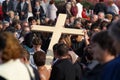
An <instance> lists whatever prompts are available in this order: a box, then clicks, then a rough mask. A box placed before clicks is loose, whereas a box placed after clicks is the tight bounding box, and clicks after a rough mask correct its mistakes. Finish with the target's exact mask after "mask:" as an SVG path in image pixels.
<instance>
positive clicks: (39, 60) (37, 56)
mask: <svg viewBox="0 0 120 80" xmlns="http://www.w3.org/2000/svg"><path fill="white" fill-rule="evenodd" d="M33 59H34V62H35V64H36V66H43V65H45V61H46V54H45V53H44V52H43V51H37V52H35V53H34V55H33Z"/></svg>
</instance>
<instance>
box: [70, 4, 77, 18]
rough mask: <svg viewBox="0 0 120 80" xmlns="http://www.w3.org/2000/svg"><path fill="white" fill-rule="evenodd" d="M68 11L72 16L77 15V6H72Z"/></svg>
mask: <svg viewBox="0 0 120 80" xmlns="http://www.w3.org/2000/svg"><path fill="white" fill-rule="evenodd" d="M70 12H71V14H72V15H73V16H77V13H78V9H77V6H72V7H71V10H70Z"/></svg>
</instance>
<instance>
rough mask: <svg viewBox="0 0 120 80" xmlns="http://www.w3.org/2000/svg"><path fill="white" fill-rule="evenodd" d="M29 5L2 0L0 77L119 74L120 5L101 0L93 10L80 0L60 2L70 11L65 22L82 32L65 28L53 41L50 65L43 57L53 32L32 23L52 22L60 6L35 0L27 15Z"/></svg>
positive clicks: (46, 79) (104, 79)
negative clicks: (47, 65) (59, 36)
mask: <svg viewBox="0 0 120 80" xmlns="http://www.w3.org/2000/svg"><path fill="white" fill-rule="evenodd" d="M29 7H30V5H29V2H28V1H26V0H14V1H13V0H5V1H3V2H2V3H0V80H6V79H8V80H119V79H120V77H119V73H118V72H119V63H118V62H119V57H118V56H119V54H118V53H119V52H120V51H119V48H120V47H119V44H120V43H119V40H120V39H119V37H120V36H119V33H120V32H119V30H120V29H119V27H120V24H119V22H120V21H119V19H120V15H119V11H120V10H119V8H118V6H117V5H116V4H115V3H114V1H113V0H108V2H107V5H106V4H105V3H104V0H99V2H98V3H97V4H95V6H94V9H93V10H89V9H88V8H85V7H84V5H82V4H81V1H80V0H68V1H66V2H65V3H64V5H62V6H61V8H64V9H62V10H64V11H62V12H63V13H66V14H67V18H66V21H65V24H64V27H65V28H73V29H82V30H83V32H84V36H82V35H70V34H67V35H66V34H62V35H61V38H60V39H59V42H58V43H56V44H55V45H54V46H53V54H54V56H53V57H54V59H53V62H52V63H51V69H47V68H46V66H45V60H46V53H47V49H48V46H49V43H50V40H51V36H52V33H46V32H37V31H32V30H31V28H32V25H45V26H51V27H53V26H54V25H55V24H56V21H57V17H58V14H59V13H57V12H58V11H59V8H58V7H56V4H55V1H54V0H50V1H47V0H32V1H31V7H32V12H31V13H32V14H33V16H30V17H29V13H30V11H29ZM115 42H116V43H115ZM114 46H116V47H114ZM111 68H112V69H111ZM108 69H109V70H108ZM107 72H109V73H108V75H106V74H107Z"/></svg>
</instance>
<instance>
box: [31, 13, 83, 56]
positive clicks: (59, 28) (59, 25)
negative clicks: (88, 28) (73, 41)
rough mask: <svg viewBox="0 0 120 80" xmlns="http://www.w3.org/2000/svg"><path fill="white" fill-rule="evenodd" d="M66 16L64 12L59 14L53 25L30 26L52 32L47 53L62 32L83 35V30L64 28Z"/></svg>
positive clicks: (34, 29)
mask: <svg viewBox="0 0 120 80" xmlns="http://www.w3.org/2000/svg"><path fill="white" fill-rule="evenodd" d="M66 17H67V15H66V14H59V16H58V19H57V22H56V25H55V27H53V26H41V25H33V26H32V31H42V32H53V34H52V38H51V41H50V44H49V48H48V52H47V54H51V53H52V52H51V51H52V47H53V45H54V44H56V43H57V42H58V41H59V38H60V37H61V34H62V33H64V34H76V35H84V33H83V30H80V29H71V28H64V24H65V20H66ZM51 55H52V54H51Z"/></svg>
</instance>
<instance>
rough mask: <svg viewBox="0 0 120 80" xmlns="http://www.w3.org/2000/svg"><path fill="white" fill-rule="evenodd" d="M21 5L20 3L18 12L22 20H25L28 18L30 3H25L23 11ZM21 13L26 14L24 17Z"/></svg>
mask: <svg viewBox="0 0 120 80" xmlns="http://www.w3.org/2000/svg"><path fill="white" fill-rule="evenodd" d="M21 3H22V2H19V3H18V6H17V12H18V13H19V16H20V20H25V19H27V17H28V3H26V2H25V3H24V6H23V9H21ZM21 12H24V15H21Z"/></svg>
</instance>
